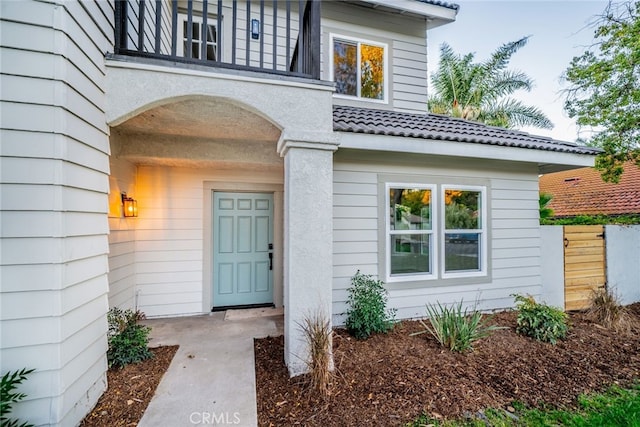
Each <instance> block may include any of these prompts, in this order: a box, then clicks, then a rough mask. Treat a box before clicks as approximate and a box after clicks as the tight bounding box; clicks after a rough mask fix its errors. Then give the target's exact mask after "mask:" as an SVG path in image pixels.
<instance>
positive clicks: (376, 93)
mask: <svg viewBox="0 0 640 427" xmlns="http://www.w3.org/2000/svg"><path fill="white" fill-rule="evenodd" d="M331 45H332V54H331V58H332V69H331V72H332V76H333V81H334V82H335V83H336V94H339V95H343V96H348V97H357V98H363V99H369V100H378V101H385V100H386V97H387V94H386V92H387V89H386V86H387V82H386V79H387V76H386V67H387V60H386V56H387V49H386V45H385V44H383V43H376V42H369V41H363V40H357V39H353V38H349V37H342V36H332V38H331Z"/></svg>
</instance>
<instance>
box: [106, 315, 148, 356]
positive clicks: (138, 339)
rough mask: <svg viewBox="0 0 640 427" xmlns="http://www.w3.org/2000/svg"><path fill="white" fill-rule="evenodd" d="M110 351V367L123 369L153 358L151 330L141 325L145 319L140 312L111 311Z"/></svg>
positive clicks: (108, 317)
mask: <svg viewBox="0 0 640 427" xmlns="http://www.w3.org/2000/svg"><path fill="white" fill-rule="evenodd" d="M107 319H108V322H109V349H108V350H107V360H108V361H109V367H112V366H117V367H122V366H125V365H128V364H130V363H137V362H141V361H143V360H146V359H149V358H151V357H153V353H152V352H151V351H150V350H149V347H148V344H149V332H151V328H150V327H148V326H144V325H140V324H139V323H138V322H139V321H140V320H142V319H144V314H143V313H142V312H140V311H133V310H124V311H123V310H120V309H119V308H117V307H114V308H112V309H111V310H109V314H108V315H107Z"/></svg>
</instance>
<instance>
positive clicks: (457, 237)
mask: <svg viewBox="0 0 640 427" xmlns="http://www.w3.org/2000/svg"><path fill="white" fill-rule="evenodd" d="M385 188H386V196H387V197H386V206H387V208H386V214H387V216H386V272H387V274H386V276H387V277H386V281H387V282H404V281H416V280H434V279H449V278H460V277H477V276H486V275H487V225H486V224H487V219H486V188H485V187H481V186H462V185H444V184H397V183H387V184H386V186H385Z"/></svg>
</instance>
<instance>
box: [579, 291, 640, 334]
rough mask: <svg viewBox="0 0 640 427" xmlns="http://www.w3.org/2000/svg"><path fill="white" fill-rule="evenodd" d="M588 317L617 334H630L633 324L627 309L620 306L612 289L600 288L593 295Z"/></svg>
mask: <svg viewBox="0 0 640 427" xmlns="http://www.w3.org/2000/svg"><path fill="white" fill-rule="evenodd" d="M587 314H588V316H589V317H590V318H591V319H592V320H593V321H595V322H597V323H599V324H600V325H602V326H604V327H605V328H608V329H614V330H615V331H617V332H629V331H630V329H631V323H630V319H629V313H628V311H627V308H626V307H624V306H622V305H621V304H620V301H619V299H618V296H617V295H616V294H615V293H614V292H613V291H612V290H610V289H606V288H599V289H596V290H594V291H593V293H592V295H591V308H589V310H588V311H587Z"/></svg>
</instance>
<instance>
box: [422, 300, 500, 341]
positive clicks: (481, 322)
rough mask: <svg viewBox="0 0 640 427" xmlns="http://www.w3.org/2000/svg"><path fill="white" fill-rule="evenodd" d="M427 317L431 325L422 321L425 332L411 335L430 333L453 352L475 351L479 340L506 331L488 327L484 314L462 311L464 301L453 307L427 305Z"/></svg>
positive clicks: (493, 326) (498, 327)
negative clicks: (496, 332) (474, 345)
mask: <svg viewBox="0 0 640 427" xmlns="http://www.w3.org/2000/svg"><path fill="white" fill-rule="evenodd" d="M427 317H428V318H429V324H427V323H426V322H424V321H423V320H420V323H421V324H422V326H423V327H424V329H425V330H424V331H420V332H414V333H413V334H411V335H419V334H424V333H427V332H428V333H430V334H431V335H433V337H434V338H435V339H436V340H437V341H438V342H439V343H440V345H442V346H443V347H447V348H448V349H449V350H451V351H456V352H460V353H462V352H465V351H467V350H473V344H474V343H475V342H476V341H478V340H479V339H482V338H485V337H487V336H489V335H490V334H491V333H492V332H493V331H495V330H498V329H504V327H500V326H496V325H488V324H487V319H483V316H482V313H480V312H479V311H477V310H475V309H474V310H473V311H472V312H471V313H470V314H469V313H468V312H467V309H466V308H465V309H464V311H463V310H462V301H460V302H459V303H458V304H455V305H452V306H451V307H447V306H443V305H442V304H440V303H439V302H438V303H437V305H429V304H427Z"/></svg>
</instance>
